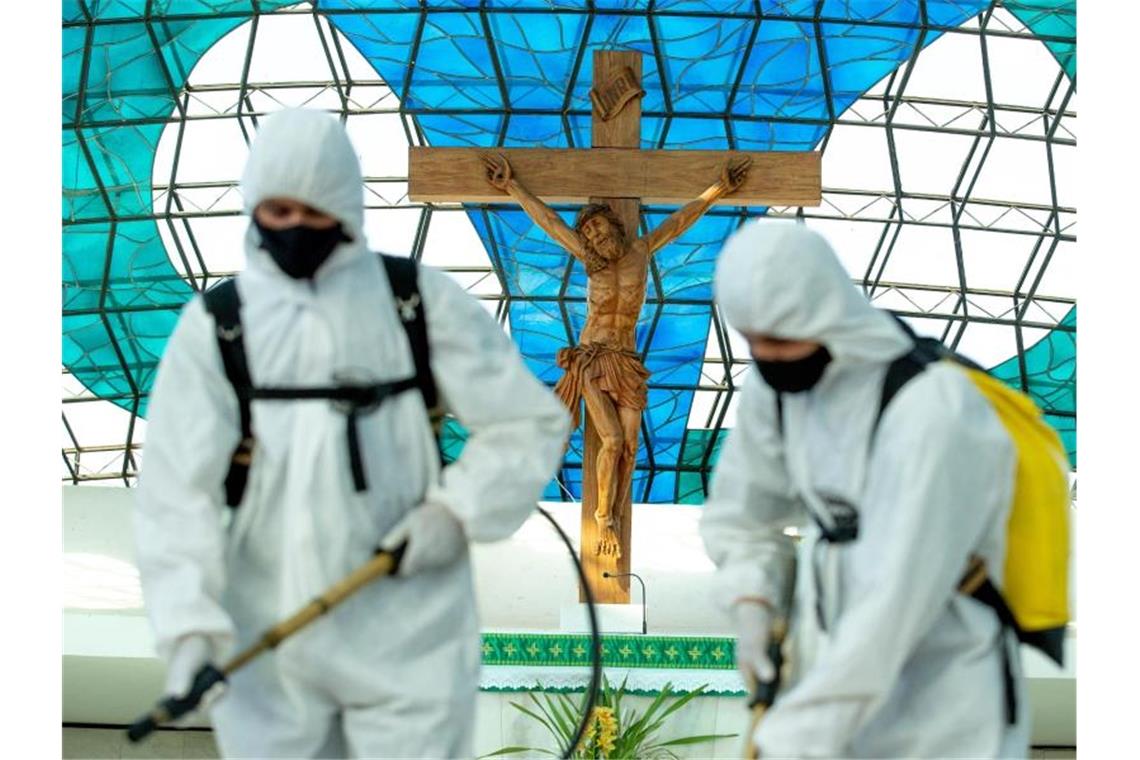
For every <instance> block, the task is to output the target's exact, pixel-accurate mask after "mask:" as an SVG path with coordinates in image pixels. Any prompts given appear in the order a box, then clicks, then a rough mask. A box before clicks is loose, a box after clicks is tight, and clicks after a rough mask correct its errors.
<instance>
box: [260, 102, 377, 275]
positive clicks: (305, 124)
mask: <svg viewBox="0 0 1140 760" xmlns="http://www.w3.org/2000/svg"><path fill="white" fill-rule="evenodd" d="M241 191H242V196H243V197H244V200H245V212H246V213H247V214H249V215H250V216H251V217H252V215H253V210H254V208H256V207H257V204H259V203H261V202H262V201H263V200H265V199H267V198H275V197H276V198H281V197H284V198H292V199H294V200H298V201H301V202H302V203H305V204H308V205H309V206H312V207H313V208H316V209H319V210H321V211H323V212H324V213H326V214H328V215H330V216H333V217H335V218H337V219H338V220H340V222H341V224H342V226H343V227H344V231H345V232H347V233H348V234H349V235H350V236H351V237H352V239H353V241H352V243H347V244H341V246H340V247H339V248H338V249H337V250H336V251H335V252H334V253H333V255H332V257H330V263H331V262H333V261H336V260H341V261H343V260H344V259H346V258H350V257H351V255H352V253H357V252H361V251H366V250H368V246H367V242H366V240H365V238H364V180H363V176H362V174H361V171H360V160H359V159H358V158H357V155H356V150H355V149H354V148H353V147H352V143H351V142H350V141H349V139H348V134H347V133H346V132H345V130H344V127H343V126H342V125H341V123H340V122H339V121H337V119H336V117H334V116H332V115H330V114H328V113H325V112H323V111H316V110H309V109H302V108H292V109H287V110H285V111H280V112H278V113H275V114H273V115H271V116H269V117H268V118H266V119H265V120H264V121H263V122H262V124H261V127H260V129H259V130H258V132H257V137H256V138H255V139H254V141H253V144H252V145H251V146H250V151H249V159H248V160H247V161H246V165H245V171H244V172H243V173H242V178H241ZM260 241H261V238H260V235H258V233H257V229H256V228H255V227H254V226H253V224H252V223H251V224H250V229H249V232H248V233H247V235H246V243H247V245H246V253H247V255H248V256H249V257H250V261H251V263H257V264H263V263H264V262H268V261H270V259H269V257H268V256H257V255H256V253H258V248H259V245H260ZM328 268H330V267H329V266H328V264H326V266H323V267H321V270H322V271H323V270H325V269H328Z"/></svg>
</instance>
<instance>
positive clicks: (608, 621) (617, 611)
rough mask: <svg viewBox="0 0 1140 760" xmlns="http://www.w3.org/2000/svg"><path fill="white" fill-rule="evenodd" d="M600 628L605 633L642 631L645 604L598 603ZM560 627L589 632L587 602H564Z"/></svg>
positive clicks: (566, 629)
mask: <svg viewBox="0 0 1140 760" xmlns="http://www.w3.org/2000/svg"><path fill="white" fill-rule="evenodd" d="M595 609H596V610H597V613H598V628H599V629H601V632H602V633H603V634H605V633H641V621H642V615H643V614H644V613H643V606H642V605H640V604H598V605H595ZM558 627H559V629H560V630H563V631H569V632H574V633H589V631H590V613H589V607H587V606H586V605H585V604H581V603H579V604H564V605H562V609H561V614H560V615H559V626H558Z"/></svg>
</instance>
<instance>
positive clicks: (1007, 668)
mask: <svg viewBox="0 0 1140 760" xmlns="http://www.w3.org/2000/svg"><path fill="white" fill-rule="evenodd" d="M969 595H970V596H971V597H973V598H974V599H976V600H977V601H979V602H981V603H982V604H984V605H986V606H987V607H989V608H990V609H991V610H993V611H994V613H995V614H996V615H997V617H998V620H999V621H1001V632H1002V636H1001V667H1002V681H1003V682H1004V687H1005V718H1006V722H1007V723H1009V725H1011V726H1012V725H1014V724H1015V723H1017V684H1016V683H1014V680H1013V666H1012V663H1011V662H1010V658H1009V642H1008V641H1006V639H1005V632H1006V630H1007V629H1008V630H1011V631H1013V632H1014V633H1015V634H1016V635H1017V640H1018V641H1022V640H1024V635H1023V633H1022V630H1021V626H1019V625H1018V624H1017V618H1015V617H1014V616H1013V611H1012V610H1010V608H1009V605H1008V604H1006V603H1005V598H1004V597H1003V596H1002V595H1001V592H1000V591H998V589H997V587H996V586H995V585H994V584H993V582H992V581H990V579H989V577H988V576H987V577H986V578H985V579H984V580H983V581H982V582H981V583H980V584H978V586H977V588H975V589H974V590H973V591H972V592H971V593H970V594H969Z"/></svg>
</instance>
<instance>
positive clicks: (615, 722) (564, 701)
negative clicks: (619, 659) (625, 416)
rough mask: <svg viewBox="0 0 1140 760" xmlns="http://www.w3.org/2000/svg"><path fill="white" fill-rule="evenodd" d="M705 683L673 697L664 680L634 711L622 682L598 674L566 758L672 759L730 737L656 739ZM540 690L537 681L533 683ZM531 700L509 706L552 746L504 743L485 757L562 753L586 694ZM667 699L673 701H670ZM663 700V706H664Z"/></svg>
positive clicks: (573, 733) (698, 693)
mask: <svg viewBox="0 0 1140 760" xmlns="http://www.w3.org/2000/svg"><path fill="white" fill-rule="evenodd" d="M707 686H708V684H704V685H702V686H699V687H698V688H696V689H693V690H692V691H690V692H689V693H688V694H685V695H683V696H674V695H673V689H672V684H671V683H667V684H665V686H664V687H662V689H661V692H660V693H659V694H658V695H657V697H656V698H655V699H654V700H653V702H652V703H651V704H650V705H649V706H648V707H647V708H646V709H645V712H644V713H642V714H640V715H639V714H638V711H637V710H636V709H634V708H631V707H626V708H624V709H623V707H622V703H621V701H622V697H623V696H625V689H626V681H624V680H623V681H622V683H621V686H619V687H618V688H617V689H614V688H613V687H612V686H611V685H610V682H609V680H608V679H605V678H604V677H603V683H602V692H601V694H599V696H598V703H597V704H596V705H594V708H593V710H592V712H591V713H590V723H589V725H588V726H587V728H586V732H585V734H583V736H582V740H581V741H580V742H579V743H578V746H577V747H576V748H575V749H574V752H573V754H572V755H571V757H574V758H581V759H582V760H586V759H588V760H599V759H600V758H605V760H611V759H612V760H617V759H618V758H659V759H660V760H673V759H675V758H677V755H676V753H674V752H673V751H672V749H671V748H672V747H679V746H682V745H691V744H703V743H705V742H711V741H715V740H717V739H731V738H732V737H734V736H736V734H706V735H701V736H684V737H680V738H676V739H669V740H666V741H660V740H659V738H658V734H659V733H660V731H661V729H662V727H663V726H664V725H665V722H666V720H667V719H668V718H669V716H670V715H672V714H673V713H675V712H676V711H677V710H680V709H681V708H682V707H684V706H685V705H686V704H688V703H689V702H690V701H691V700H693V699H694V698H695V697H699V696H701V695H702V694H703V693H704V691H705V689H706V688H707ZM538 688H539V690H541V689H542V684H539V685H538ZM527 696H528V697H529V698H530V700H531V702H532V704H531V705H530V706H527V705H522V704H519V703H518V702H511V706H512V707H514V708H515V709H516V710H518V711H519V712H521V713H523V714H524V715H526V716H527V717H528V718H530V719H531V720H535V721H537V722H539V723H541V724H542V725H543V727H544V728H546V730H547V731H548V732H549V733H550V735H551V738H552V739H553V740H554V749H551V748H546V747H503V748H502V749H500V750H498V751H496V752H492V753H491V754H489V755H484V757H494V756H497V755H511V754H518V753H521V752H529V753H537V754H541V755H550V756H552V757H562V756H563V755H564V754H565V753H566V748H567V747H568V746H570V742H572V741H573V740H574V735H575V734H576V733H577V731H578V722H579V720H580V718H581V715H582V707H583V706H584V701H585V699H586V695H582V696H581V697H578V698H575V697H571V696H570V695H568V694H545V693H543V694H541V697H542V699H541V700H540V699H539V698H538V697H537V696H535V695H534V694H533V693H530V694H528V695H527ZM670 700H672V701H670ZM667 703H668V704H667Z"/></svg>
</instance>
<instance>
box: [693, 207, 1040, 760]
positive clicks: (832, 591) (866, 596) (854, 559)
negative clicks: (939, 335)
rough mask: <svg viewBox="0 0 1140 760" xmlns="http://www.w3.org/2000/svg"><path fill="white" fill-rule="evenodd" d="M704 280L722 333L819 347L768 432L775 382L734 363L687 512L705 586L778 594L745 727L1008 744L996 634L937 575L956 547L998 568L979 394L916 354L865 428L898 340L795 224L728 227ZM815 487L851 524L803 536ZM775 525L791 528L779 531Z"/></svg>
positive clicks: (780, 732)
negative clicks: (845, 537) (910, 374)
mask: <svg viewBox="0 0 1140 760" xmlns="http://www.w3.org/2000/svg"><path fill="white" fill-rule="evenodd" d="M716 297H717V300H718V302H719V304H720V308H721V309H722V311H723V314H724V317H725V319H726V320H727V321H728V323H729V324H730V325H731V326H732V327H734V328H735V329H737V330H739V331H741V332H742V333H745V334H759V335H764V336H769V337H776V338H784V339H793V340H811V341H816V342H819V343H822V344H823V345H824V346H825V347H826V348H827V349H828V351H829V352H830V353H831V355H832V357H833V358H832V361H831V362H830V364H829V365H828V366H827V368H826V370H825V372H824V374H823V376H822V378H821V379H820V381H819V382H818V384H817V385H816V386H815V387H814V388H812V389H811V390H809V391H806V392H803V393H785V394H783V396H784V400H783V403H784V433H783V435H781V434H780V432H779V431H778V429H777V424H776V394H775V392H774V391H773V390H772V389H771V387H769V386H768V385H767V384H766V383H765V382H764V380H763V379H762V378H761V376H760V374H759V372H758V371H757V370H756V369H755V368H753V369H752V371H751V373H750V375H749V377H748V380H747V382H746V383H745V386H744V388H743V390H742V395H741V399H740V407H739V412H738V417H737V421H736V426H735V428H734V429H733V430H732V432H731V433H730V435H729V437H728V440H727V441H726V443H725V447H724V451H723V453H722V456H721V458H720V463H719V466H718V468H717V472H716V475H715V477H714V479H713V483H712V491H711V495H710V498H709V500H708V502H707V503H706V505H705V509H704V514H703V517H702V521H701V535H702V537H703V539H704V542H705V546H706V548H707V550H708V552H709V555H710V556H711V557H712V559H713V561H714V562H715V563H716V565H717V568H718V572H717V578H716V584H717V594H718V595H719V600H720V602H721V603H722V604H723V606H724V607H725V608H726V609H727V608H731V606H732V605H733V604H734V603H739V604H750V603H751V604H755V602H754V601H753V602H750V601H747V600H748V599H749V598H753V599H754V598H756V597H761V598H765V599H768V600H770V601H771V602H772V604H773V605H774V606H775V607H776V608H777V609H778V610H781V611H783V612H785V613H787V612H790V614H791V626H792V630H791V633H790V636H791V640H790V642H789V644H790V646H789V647H788V649H789V650H790V651H789V656H788V661H789V670H791V671H793V672H792V674H791V676H790V679H789V680H788V681H786V682H785V688H784V690H783V691H782V692H781V694H780V695H779V697H778V699H777V700H776V702H775V704H774V706H773V707H772V709H771V710H770V711H769V712H768V713H767V715H766V716H765V718H764V719H763V721H762V723H761V725H760V728H759V729H758V731H757V732H756V735H755V737H754V738H755V740H756V742H757V745H758V747H759V750H760V756H761V757H763V758H775V757H811V758H816V757H875V758H888V757H890V758H897V757H906V758H946V757H973V758H981V757H1024V756H1025V755H1026V753H1027V751H1028V750H1027V741H1028V724H1027V721H1026V714H1027V712H1028V705H1027V703H1026V700H1025V699H1024V684H1023V680H1022V678H1021V673H1020V660H1019V658H1018V651H1017V648H1016V644H1015V643H1014V640H1013V637H1012V635H1008V636H1003V635H1002V634H1001V632H1000V631H1001V629H1000V627H999V623H998V619H997V616H996V615H995V614H994V612H993V611H992V610H991V609H990V608H988V607H986V606H984V605H982V604H981V603H979V602H977V601H974V600H973V599H971V598H968V597H966V596H963V595H962V594H959V593H957V592H956V590H955V589H956V586H957V584H958V582H959V580H960V578H961V576H962V574H963V572H964V570H965V568H966V566H967V561H968V557H969V555H970V554H972V553H973V554H978V555H981V556H982V557H984V558H985V560H986V563H987V565H988V567H989V569H990V573H991V577H992V578H993V580H994V582H995V584H996V585H998V586H999V587H1000V586H1001V577H1000V574H1001V568H1002V567H1003V558H1004V556H1005V555H1004V548H1005V525H1006V520H1007V516H1008V509H1009V503H1010V499H1011V489H1012V483H1013V477H1014V467H1015V452H1014V450H1013V446H1012V443H1011V442H1010V441H1009V438H1008V436H1007V434H1006V432H1005V430H1004V428H1003V427H1002V425H1001V423H1000V421H999V420H998V419H997V417H996V415H995V414H994V413H993V412H992V410H991V409H990V407H989V405H988V403H987V402H986V401H985V400H984V399H983V398H982V396H981V395H979V394H978V393H977V392H976V391H975V389H974V387H973V385H972V384H971V381H970V380H969V379H968V378H967V376H966V375H965V374H964V373H963V372H962V371H960V370H958V369H956V368H955V367H953V366H950V365H948V364H946V363H945V362H943V363H939V364H938V365H934V366H930V367H928V368H927V369H926V370H925V371H924V372H922V373H921V374H920V375H919V376H917V377H916V378H914V379H913V380H911V381H910V382H909V383H908V384H907V385H905V386H903V388H902V390H901V391H900V392H899V393H898V395H897V396H896V397H895V398H894V400H893V401H892V402H891V403H890V405H889V406H888V407H887V410H886V412H885V414H884V415H883V418H882V421H881V423H880V427H879V430H878V433H877V436H876V437H875V441H874V446H873V448H871V443H870V441H871V431H872V424H873V421H874V418H875V415H876V412H877V410H878V407H879V400H880V394H881V392H882V385H883V379H884V376H885V373H886V369H887V366H888V364H889V363H890V362H891V361H892V360H893V359H895V358H897V357H899V356H901V355H903V354H904V353H906V352H907V351H908V350H909V349H910V347H911V345H912V342H911V340H910V338H909V337H907V336H906V334H905V333H904V331H903V330H902V329H900V327H899V326H898V325H897V324H896V323H894V321H893V319H892V318H891V317H890V315H888V314H887V313H886V312H882V311H879V310H878V309H875V308H874V307H872V306H871V305H870V304H869V303H868V301H867V300H866V298H865V297H864V296H863V294H862V293H861V292H860V291H859V290H858V289H857V288H856V287H855V286H854V285H853V284H852V282H851V279H850V276H849V275H848V273H847V272H846V271H845V270H844V268H843V266H842V264H841V263H840V261H839V260H838V258H837V257H836V255H835V253H834V252H833V251H832V249H831V247H830V246H829V244H828V243H827V241H826V240H825V239H824V238H823V237H822V236H821V235H819V234H818V233H816V232H814V231H812V230H810V229H808V228H806V227H805V226H803V225H800V224H796V223H793V222H778V221H772V220H760V221H758V222H754V223H751V224H749V225H747V226H745V227H744V228H742V229H741V230H740V231H739V232H738V233H737V234H736V235H735V236H734V237H733V238H732V239H731V240H730V241H729V242H728V243H727V244H726V246H725V248H724V250H723V252H722V254H721V258H720V261H719V263H718V266H717V274H716ZM828 497H831V498H835V497H838V498H841V499H844V500H845V501H847V502H848V503H849V504H851V505H854V506H855V507H856V508H857V510H858V514H859V529H858V537H857V539H856V540H854V541H853V542H849V543H845V544H831V543H828V542H827V541H824V540H821V539H820V538H819V536H820V530H819V529H818V527H817V526H816V524H815V521H814V520H812V519H810V514H811V513H810V512H809V511H808V510H809V507H810V504H815V505H816V506H817V508H824V507H823V506H822V502H823V501H824V500H825V499H827V498H828ZM809 500H810V501H809ZM793 525H795V526H802V527H803V529H804V533H805V538H804V540H802V541H801V542H800V545H799V547H798V548H797V547H796V545H795V544H794V542H793V540H792V539H791V538H789V537H788V536H787V535H785V534H784V532H783V531H784V528H785V527H787V526H793ZM797 554H798V561H797ZM793 576H794V577H793ZM817 584H819V585H818V586H817ZM817 588H818V589H819V597H818V601H819V602H820V609H821V610H822V612H820V613H817V607H816V602H817V595H816V589H817ZM821 615H822V617H823V620H822V625H821V620H820V616H821ZM1002 646H1008V647H1010V648H1011V649H1010V651H1011V660H1012V663H1011V664H1012V669H1013V671H1014V683H1015V684H1016V690H1017V695H1018V723H1017V724H1016V725H1013V726H1011V725H1009V724H1008V723H1007V720H1006V713H1005V692H1004V689H1003V678H1002V660H1001V651H1000V647H1002Z"/></svg>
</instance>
